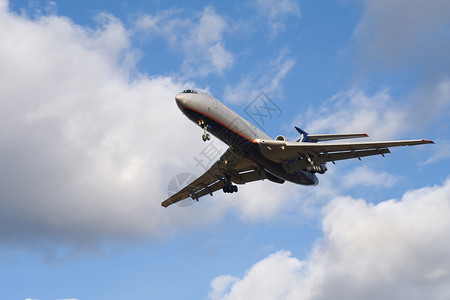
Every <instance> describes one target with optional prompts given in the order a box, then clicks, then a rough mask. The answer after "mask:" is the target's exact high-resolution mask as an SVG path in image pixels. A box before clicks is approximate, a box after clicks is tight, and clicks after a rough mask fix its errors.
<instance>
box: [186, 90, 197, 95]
mask: <svg viewBox="0 0 450 300" xmlns="http://www.w3.org/2000/svg"><path fill="white" fill-rule="evenodd" d="M183 94H198V93H197V91H196V90H184V91H183Z"/></svg>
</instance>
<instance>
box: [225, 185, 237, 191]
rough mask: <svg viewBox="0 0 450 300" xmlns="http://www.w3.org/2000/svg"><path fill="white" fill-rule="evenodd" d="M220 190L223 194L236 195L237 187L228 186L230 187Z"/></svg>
mask: <svg viewBox="0 0 450 300" xmlns="http://www.w3.org/2000/svg"><path fill="white" fill-rule="evenodd" d="M222 190H223V192H224V193H237V191H238V187H237V186H235V185H233V184H230V185H226V186H224V187H223V188H222Z"/></svg>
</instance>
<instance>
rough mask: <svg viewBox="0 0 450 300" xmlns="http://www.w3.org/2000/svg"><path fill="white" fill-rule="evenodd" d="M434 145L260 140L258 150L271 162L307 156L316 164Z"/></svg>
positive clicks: (419, 141)
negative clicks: (410, 147) (407, 147)
mask: <svg viewBox="0 0 450 300" xmlns="http://www.w3.org/2000/svg"><path fill="white" fill-rule="evenodd" d="M421 144H434V142H432V141H428V140H404V141H386V142H363V143H307V142H285V141H276V140H260V141H259V148H260V150H261V152H262V153H263V155H264V156H266V157H267V158H269V159H270V160H272V161H276V162H279V163H286V162H290V161H292V160H296V159H299V158H304V157H307V156H309V157H310V158H311V160H312V161H314V162H315V163H317V164H323V163H326V162H328V161H331V162H334V161H336V160H342V159H350V158H361V157H364V156H370V155H384V154H385V153H390V151H389V149H388V148H389V147H398V146H413V145H421Z"/></svg>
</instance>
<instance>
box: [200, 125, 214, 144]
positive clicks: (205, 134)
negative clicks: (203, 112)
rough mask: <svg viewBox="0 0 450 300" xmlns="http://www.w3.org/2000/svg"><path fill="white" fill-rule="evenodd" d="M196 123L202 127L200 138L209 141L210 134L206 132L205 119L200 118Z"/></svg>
mask: <svg viewBox="0 0 450 300" xmlns="http://www.w3.org/2000/svg"><path fill="white" fill-rule="evenodd" d="M198 125H200V127H202V128H203V135H202V140H203V141H204V142H206V141H209V140H210V139H211V136H210V135H209V133H208V124H206V123H205V121H203V120H200V121H198Z"/></svg>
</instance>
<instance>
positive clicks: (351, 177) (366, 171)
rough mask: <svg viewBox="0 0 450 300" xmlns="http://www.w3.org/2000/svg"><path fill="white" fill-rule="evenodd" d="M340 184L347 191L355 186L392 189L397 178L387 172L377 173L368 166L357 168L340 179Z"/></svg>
mask: <svg viewBox="0 0 450 300" xmlns="http://www.w3.org/2000/svg"><path fill="white" fill-rule="evenodd" d="M341 181H342V184H343V185H344V186H345V187H346V188H347V189H348V188H352V187H355V186H380V187H392V186H393V185H394V184H395V183H396V182H397V181H398V178H397V177H395V176H394V175H392V174H389V173H387V172H381V173H377V172H375V171H374V170H372V169H370V168H369V167H368V166H366V165H364V166H358V167H356V168H355V169H353V170H352V171H351V172H349V173H347V174H346V175H344V176H343V178H341Z"/></svg>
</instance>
